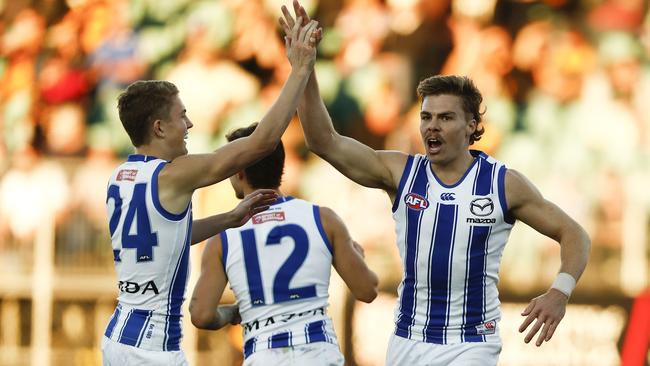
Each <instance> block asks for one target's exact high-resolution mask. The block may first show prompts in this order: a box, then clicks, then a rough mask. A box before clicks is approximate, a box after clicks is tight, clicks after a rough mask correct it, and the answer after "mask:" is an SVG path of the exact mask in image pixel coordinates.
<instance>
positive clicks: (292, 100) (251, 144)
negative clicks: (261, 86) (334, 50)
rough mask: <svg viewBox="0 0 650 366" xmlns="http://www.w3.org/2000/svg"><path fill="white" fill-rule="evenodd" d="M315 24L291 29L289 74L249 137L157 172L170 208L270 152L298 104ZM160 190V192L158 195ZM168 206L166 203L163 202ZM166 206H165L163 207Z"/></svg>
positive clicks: (309, 61)
mask: <svg viewBox="0 0 650 366" xmlns="http://www.w3.org/2000/svg"><path fill="white" fill-rule="evenodd" d="M317 27H318V23H317V22H315V21H313V22H310V23H308V24H307V25H305V26H304V27H301V26H300V25H298V24H296V26H295V27H293V28H292V29H291V36H292V37H294V39H295V41H293V42H291V44H288V42H287V56H288V58H289V60H290V62H291V64H292V68H291V73H290V74H289V77H288V78H287V80H286V81H285V83H284V86H283V88H282V91H281V92H280V95H279V96H278V98H277V99H276V101H275V102H274V103H273V105H272V106H271V108H270V109H269V111H268V112H267V113H266V115H265V116H264V117H263V118H262V120H261V121H260V124H259V126H258V128H256V129H255V132H253V133H252V134H251V135H250V136H248V137H244V138H241V139H237V140H236V141H233V142H230V143H228V144H226V145H225V146H223V147H220V148H219V149H217V150H216V151H214V152H213V153H208V154H196V155H194V154H193V155H184V156H180V157H178V158H176V159H174V160H173V161H172V162H170V163H168V164H167V165H166V166H165V167H164V168H163V170H162V171H161V173H160V177H159V180H160V181H161V182H164V183H162V184H160V186H161V187H170V192H169V193H168V194H167V196H169V197H167V199H168V200H169V201H171V203H170V204H168V206H170V207H169V208H170V209H172V210H175V209H182V208H184V207H185V206H186V205H187V202H189V197H190V196H191V194H192V192H193V191H194V190H195V189H197V188H200V187H204V186H207V185H210V184H214V183H216V182H219V181H222V180H224V179H226V178H228V177H230V176H232V175H233V174H235V173H236V172H238V171H241V170H242V169H244V168H246V167H248V166H250V165H251V164H253V163H255V162H256V161H258V160H259V159H261V158H263V157H265V156H266V155H268V154H270V153H271V152H272V151H273V150H274V149H275V147H276V145H277V144H278V143H279V141H280V138H281V137H282V134H283V133H284V131H285V130H286V128H287V126H288V125H289V122H290V121H291V118H292V117H293V115H294V114H295V111H296V108H297V106H298V99H299V98H300V96H301V95H302V93H303V91H304V88H305V85H306V83H307V79H308V78H309V75H310V74H311V72H312V70H313V67H314V61H315V58H316V49H315V46H314V42H315V41H312V40H310V37H311V35H312V33H313V32H314V30H315V29H316V28H317ZM162 194H163V192H161V195H162ZM166 206H167V205H166ZM166 208H167V207H166Z"/></svg>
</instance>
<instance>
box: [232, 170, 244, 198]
mask: <svg viewBox="0 0 650 366" xmlns="http://www.w3.org/2000/svg"><path fill="white" fill-rule="evenodd" d="M230 185H231V186H232V190H233V191H235V197H237V198H239V199H240V200H241V199H244V191H243V190H242V189H241V181H240V179H239V178H238V177H237V174H235V175H233V176H232V177H230Z"/></svg>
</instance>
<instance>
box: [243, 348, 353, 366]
mask: <svg viewBox="0 0 650 366" xmlns="http://www.w3.org/2000/svg"><path fill="white" fill-rule="evenodd" d="M343 363H344V360H343V355H342V354H341V351H340V350H339V347H338V346H337V345H335V344H332V343H327V342H316V343H308V344H301V345H298V346H292V347H281V348H269V349H262V350H259V351H255V352H253V354H252V355H250V356H248V357H247V358H246V359H245V360H244V365H243V366H274V365H278V366H280V365H281V366H285V365H286V366H290V365H295V366H302V365H309V366H312V365H313V366H343Z"/></svg>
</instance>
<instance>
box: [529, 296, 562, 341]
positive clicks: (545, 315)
mask: <svg viewBox="0 0 650 366" xmlns="http://www.w3.org/2000/svg"><path fill="white" fill-rule="evenodd" d="M568 301H569V298H568V297H567V296H566V295H565V294H563V293H562V292H560V291H558V290H556V289H554V288H552V289H550V290H548V291H547V292H546V293H545V294H544V295H541V296H538V297H536V298H534V299H532V300H531V301H530V303H529V304H528V306H527V307H526V309H524V311H523V312H522V313H521V315H522V316H525V317H526V319H524V322H523V323H521V326H520V327H519V333H522V332H523V331H525V330H526V328H528V326H529V325H530V324H531V323H532V322H533V321H534V320H535V319H537V321H535V324H534V325H533V327H532V328H531V329H530V331H529V332H528V334H527V335H526V338H524V342H526V343H528V342H530V340H531V339H533V337H534V336H535V334H537V332H538V331H539V330H540V328H541V330H542V331H541V332H540V333H539V337H537V342H535V345H536V346H537V347H539V346H541V345H542V343H543V342H548V341H550V340H551V337H553V333H555V329H556V328H557V326H558V325H559V324H560V321H561V320H562V318H564V313H565V312H566V304H567V302H568Z"/></svg>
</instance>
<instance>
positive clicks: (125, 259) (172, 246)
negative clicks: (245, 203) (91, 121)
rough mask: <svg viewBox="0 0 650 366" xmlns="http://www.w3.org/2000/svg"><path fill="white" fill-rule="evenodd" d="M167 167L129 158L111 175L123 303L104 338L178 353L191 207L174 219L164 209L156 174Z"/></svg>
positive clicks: (151, 159)
mask: <svg viewBox="0 0 650 366" xmlns="http://www.w3.org/2000/svg"><path fill="white" fill-rule="evenodd" d="M165 164H166V161H164V160H161V159H158V158H155V157H152V156H144V155H130V156H129V158H128V160H127V161H126V162H124V163H123V164H122V165H120V166H119V167H117V169H115V171H114V172H113V174H112V176H111V178H110V180H109V182H108V196H107V199H106V207H107V209H108V217H109V229H110V233H111V240H112V243H113V259H114V262H115V271H116V272H117V278H118V289H119V295H118V302H119V303H118V305H117V308H116V309H115V312H114V313H113V316H112V317H111V320H110V321H109V323H108V327H107V328H106V332H105V333H104V334H105V335H106V336H107V337H108V338H110V339H112V340H114V341H117V342H120V343H123V344H127V345H131V346H135V347H140V348H142V349H146V350H152V351H176V350H180V340H181V336H182V334H181V305H182V304H183V300H184V296H185V289H186V285H187V278H188V274H189V270H190V268H189V250H190V239H191V232H192V207H191V203H190V204H188V207H187V208H186V209H185V211H184V212H182V213H180V214H172V213H170V212H168V211H166V210H165V209H164V208H163V207H162V205H161V204H160V201H159V198H158V174H159V173H160V170H161V169H162V168H163V167H164V166H165Z"/></svg>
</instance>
